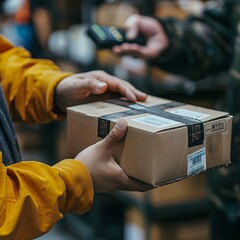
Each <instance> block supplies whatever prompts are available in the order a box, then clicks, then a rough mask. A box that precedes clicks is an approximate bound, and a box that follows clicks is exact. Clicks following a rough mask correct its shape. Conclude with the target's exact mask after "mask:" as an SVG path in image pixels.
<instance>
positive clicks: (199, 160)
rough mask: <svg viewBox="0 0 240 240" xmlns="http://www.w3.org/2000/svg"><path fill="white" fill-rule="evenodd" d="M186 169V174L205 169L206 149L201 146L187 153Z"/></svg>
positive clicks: (193, 173)
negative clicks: (195, 150)
mask: <svg viewBox="0 0 240 240" xmlns="http://www.w3.org/2000/svg"><path fill="white" fill-rule="evenodd" d="M187 161H188V169H187V175H195V174H197V173H200V172H203V171H205V170H206V169H207V163H206V149H205V148H202V149H200V150H198V151H197V152H194V153H192V154H189V155H188V157H187Z"/></svg>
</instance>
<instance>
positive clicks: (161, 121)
mask: <svg viewBox="0 0 240 240" xmlns="http://www.w3.org/2000/svg"><path fill="white" fill-rule="evenodd" d="M132 120H133V121H135V122H140V123H144V124H147V125H150V126H154V127H169V126H172V125H176V124H179V123H180V122H176V121H173V120H170V119H167V118H163V117H159V116H155V115H149V116H145V117H139V118H134V119H132Z"/></svg>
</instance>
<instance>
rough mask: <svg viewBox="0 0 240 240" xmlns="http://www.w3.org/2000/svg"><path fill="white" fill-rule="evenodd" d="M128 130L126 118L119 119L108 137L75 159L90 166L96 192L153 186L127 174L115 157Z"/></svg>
mask: <svg viewBox="0 0 240 240" xmlns="http://www.w3.org/2000/svg"><path fill="white" fill-rule="evenodd" d="M126 131H127V122H126V120H124V119H119V120H118V122H117V123H116V125H115V126H114V128H113V129H112V130H111V132H110V133H109V134H108V135H107V136H106V138H104V139H103V140H101V141H100V142H98V143H96V144H94V145H92V146H90V147H88V148H86V149H85V150H83V151H82V152H80V153H79V154H78V155H77V156H76V158H75V159H77V160H79V161H81V162H82V163H83V164H84V165H85V166H86V167H87V168H88V170H89V173H90V175H91V177H92V181H93V185H94V190H95V192H113V191H119V190H125V191H147V190H150V189H152V188H153V187H152V186H151V185H148V184H146V183H143V182H140V181H138V180H136V179H133V178H131V177H129V176H127V175H126V173H125V172H124V171H123V169H122V168H121V167H120V166H119V165H118V164H117V162H116V161H115V160H114V158H113V155H112V154H113V152H114V149H115V147H116V146H117V144H119V142H120V141H121V140H122V138H123V137H124V136H125V134H126Z"/></svg>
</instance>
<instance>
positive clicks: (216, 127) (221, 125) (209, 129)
mask: <svg viewBox="0 0 240 240" xmlns="http://www.w3.org/2000/svg"><path fill="white" fill-rule="evenodd" d="M205 129H206V135H207V136H208V135H212V134H215V133H218V132H225V131H226V130H227V124H226V121H225V120H220V121H218V122H213V123H208V124H206V128H205Z"/></svg>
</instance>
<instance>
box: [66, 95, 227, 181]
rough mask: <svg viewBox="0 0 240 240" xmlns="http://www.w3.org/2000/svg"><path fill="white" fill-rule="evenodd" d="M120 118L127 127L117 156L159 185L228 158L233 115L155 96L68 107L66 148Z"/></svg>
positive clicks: (90, 139) (72, 150) (82, 144)
mask: <svg viewBox="0 0 240 240" xmlns="http://www.w3.org/2000/svg"><path fill="white" fill-rule="evenodd" d="M119 117H124V118H125V119H126V120H127V121H128V131H127V134H126V137H125V139H124V141H122V143H121V144H120V145H119V146H118V147H117V149H116V151H115V153H114V157H115V158H116V159H117V160H118V162H119V163H120V165H121V166H122V167H123V169H124V170H125V172H126V173H127V174H128V175H129V176H131V177H134V178H137V179H139V180H141V181H144V182H146V183H149V184H153V185H159V184H166V183H168V182H171V181H177V180H179V179H182V178H185V177H188V176H191V175H196V174H197V173H199V172H202V171H205V170H206V169H210V168H215V167H217V166H222V165H227V164H229V163H230V146H231V131H232V116H229V115H228V114H227V113H225V112H220V111H215V110H211V109H207V108H201V107H197V106H193V105H188V104H183V103H179V102H172V101H170V100H167V99H162V98H157V97H152V96H149V97H148V99H147V101H146V102H144V103H138V104H133V103H129V102H127V101H126V100H124V99H111V100H108V101H104V102H94V103H88V104H83V105H79V106H74V107H70V108H68V133H67V152H68V153H69V154H70V156H72V157H74V156H76V155H77V153H79V151H81V150H82V149H84V148H86V147H87V146H89V145H91V144H93V143H96V142H97V141H99V140H100V139H101V137H104V136H106V134H107V133H108V132H109V130H110V129H111V128H112V127H113V126H114V124H115V122H116V121H117V119H118V118H119Z"/></svg>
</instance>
